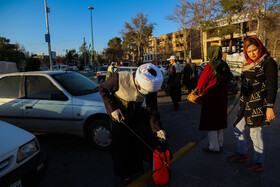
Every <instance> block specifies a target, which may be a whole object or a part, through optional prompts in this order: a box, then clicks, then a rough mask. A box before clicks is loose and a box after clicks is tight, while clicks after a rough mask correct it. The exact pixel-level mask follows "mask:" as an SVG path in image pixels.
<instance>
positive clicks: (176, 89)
mask: <svg viewBox="0 0 280 187" xmlns="http://www.w3.org/2000/svg"><path fill="white" fill-rule="evenodd" d="M167 60H168V61H170V65H171V67H170V68H169V77H168V80H167V84H166V85H165V87H166V88H167V89H168V92H169V95H170V97H171V99H172V102H173V105H174V110H175V111H177V110H178V109H179V102H180V101H181V72H182V70H181V67H180V64H179V63H177V62H176V56H174V55H172V56H171V57H170V58H169V59H167Z"/></svg>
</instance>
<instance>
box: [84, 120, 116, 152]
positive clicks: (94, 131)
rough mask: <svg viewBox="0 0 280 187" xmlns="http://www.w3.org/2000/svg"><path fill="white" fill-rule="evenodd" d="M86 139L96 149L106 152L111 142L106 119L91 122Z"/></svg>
mask: <svg viewBox="0 0 280 187" xmlns="http://www.w3.org/2000/svg"><path fill="white" fill-rule="evenodd" d="M87 138H88V139H89V141H90V143H92V144H93V145H94V146H95V147H97V148H98V149H101V150H108V149H109V148H110V146H111V142H112V135H111V131H110V124H109V121H108V120H107V119H96V120H93V121H91V122H90V125H89V127H88V131H87Z"/></svg>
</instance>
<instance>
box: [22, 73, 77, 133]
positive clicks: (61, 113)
mask: <svg viewBox="0 0 280 187" xmlns="http://www.w3.org/2000/svg"><path fill="white" fill-rule="evenodd" d="M23 110H24V118H25V122H26V124H27V126H28V127H29V129H31V130H34V131H41V132H62V133H65V132H67V131H73V130H74V125H73V123H72V119H73V117H72V104H71V98H69V97H67V96H66V95H65V94H64V93H63V92H62V91H61V90H60V89H59V88H58V87H57V86H56V85H55V84H54V81H51V80H50V78H49V77H45V76H40V75H36V76H34V75H28V76H25V98H24V99H23Z"/></svg>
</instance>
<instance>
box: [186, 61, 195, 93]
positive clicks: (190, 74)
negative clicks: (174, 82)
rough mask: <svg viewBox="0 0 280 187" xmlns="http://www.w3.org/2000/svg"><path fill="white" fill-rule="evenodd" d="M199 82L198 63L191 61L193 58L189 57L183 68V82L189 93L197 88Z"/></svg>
mask: <svg viewBox="0 0 280 187" xmlns="http://www.w3.org/2000/svg"><path fill="white" fill-rule="evenodd" d="M196 83H197V69H196V64H195V63H192V62H191V58H187V63H186V65H185V67H184V69H183V84H184V86H185V87H186V89H187V90H188V92H189V93H191V91H192V90H193V89H195V87H196Z"/></svg>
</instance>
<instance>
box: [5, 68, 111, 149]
mask: <svg viewBox="0 0 280 187" xmlns="http://www.w3.org/2000/svg"><path fill="white" fill-rule="evenodd" d="M108 119H109V118H108V115H107V113H106V110H105V107H104V103H103V100H102V98H101V96H100V95H99V92H98V85H97V84H95V83H94V82H93V81H91V80H89V79H88V78H86V77H85V76H83V75H81V74H79V73H76V72H65V71H45V72H44V71H40V72H22V73H10V74H2V75H0V120H3V121H6V122H8V123H11V124H14V125H17V126H19V127H22V128H24V129H26V130H28V131H32V132H48V133H65V134H74V135H78V136H81V137H86V138H88V140H89V141H90V142H91V143H92V144H93V145H95V146H97V147H98V148H100V149H103V150H106V149H108V148H109V147H110V144H111V133H110V127H109V120H108Z"/></svg>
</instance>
